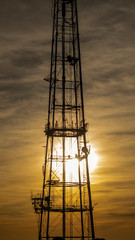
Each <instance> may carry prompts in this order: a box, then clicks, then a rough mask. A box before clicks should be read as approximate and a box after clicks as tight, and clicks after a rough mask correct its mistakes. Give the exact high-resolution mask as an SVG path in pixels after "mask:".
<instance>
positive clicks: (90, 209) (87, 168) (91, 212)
mask: <svg viewBox="0 0 135 240" xmlns="http://www.w3.org/2000/svg"><path fill="white" fill-rule="evenodd" d="M75 5H76V8H75V9H76V24H77V40H78V54H79V72H80V91H81V103H82V117H83V129H84V135H83V138H84V147H85V148H86V147H87V146H86V136H85V118H84V100H83V86H82V69H81V54H80V40H79V27H78V12H77V0H75ZM86 173H87V188H88V197H89V211H90V219H91V231H92V239H95V231H94V221H93V209H92V199H91V189H90V176H89V166H88V155H87V154H86Z"/></svg>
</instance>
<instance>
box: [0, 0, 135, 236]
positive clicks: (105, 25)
mask: <svg viewBox="0 0 135 240" xmlns="http://www.w3.org/2000/svg"><path fill="white" fill-rule="evenodd" d="M78 12H79V29H80V41H81V56H82V71H83V86H84V89H83V90H84V101H85V118H86V122H88V123H89V131H88V133H87V140H88V141H89V142H90V143H91V144H92V146H93V148H94V149H95V154H96V156H97V159H98V161H97V167H96V169H95V170H94V171H93V172H92V176H91V182H92V199H93V205H94V204H95V208H94V221H95V232H96V237H104V238H105V239H106V240H127V239H132V240H133V239H135V227H134V226H135V157H134V156H135V1H133V0H78ZM0 29H1V31H0V54H1V56H0V68H1V69H0V78H1V79H0V102H1V104H0V128H1V129H0V192H1V198H0V203H1V204H0V239H1V240H30V239H31V240H37V239H38V231H37V222H36V216H35V215H34V211H33V208H32V204H31V191H33V192H40V191H41V188H42V165H43V163H44V151H45V148H44V146H45V136H44V126H45V124H46V121H47V111H48V110H47V109H48V84H47V83H46V82H45V81H43V78H44V77H46V76H47V75H48V74H49V69H50V55H51V34H52V1H51V0H12V1H9V0H4V1H1V8H0Z"/></svg>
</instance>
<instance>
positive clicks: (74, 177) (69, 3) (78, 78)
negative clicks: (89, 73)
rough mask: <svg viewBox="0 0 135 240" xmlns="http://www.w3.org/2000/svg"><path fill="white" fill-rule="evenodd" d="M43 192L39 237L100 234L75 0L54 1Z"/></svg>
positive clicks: (37, 203)
mask: <svg viewBox="0 0 135 240" xmlns="http://www.w3.org/2000/svg"><path fill="white" fill-rule="evenodd" d="M45 80H46V81H48V82H49V106H48V122H47V125H46V126H45V133H46V151H45V164H44V167H43V189H42V193H41V194H39V195H37V196H32V202H33V205H34V209H35V212H36V213H37V214H38V216H39V240H42V239H50V240H51V239H95V233H94V223H93V208H92V200H91V189H90V173H89V161H88V155H89V154H90V149H89V147H88V146H87V142H86V132H87V124H86V123H85V117H84V101H83V86H82V70H81V56H80V40H79V29H78V12H77V1H76V0H54V1H53V31H52V50H51V65H50V75H49V76H48V77H47V78H45Z"/></svg>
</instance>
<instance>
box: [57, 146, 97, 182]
mask: <svg viewBox="0 0 135 240" xmlns="http://www.w3.org/2000/svg"><path fill="white" fill-rule="evenodd" d="M55 156H57V158H58V162H53V171H54V173H55V174H54V175H55V176H56V175H57V177H58V178H59V180H60V181H63V179H62V176H63V160H62V159H63V157H62V156H63V154H62V147H59V145H57V151H56V152H55ZM81 156H84V157H82V159H81V158H79V157H78V155H77V144H76V143H74V146H73V144H70V142H66V159H65V169H66V174H65V177H66V179H65V180H66V182H68V183H71V182H72V183H73V182H79V171H78V169H79V164H80V174H81V181H82V182H84V181H85V180H86V176H84V172H85V174H86V160H85V154H84V153H83V152H82V153H81ZM59 158H61V161H59ZM97 162H98V155H97V154H96V153H95V149H94V148H93V147H92V146H91V147H90V150H89V154H88V167H89V172H90V173H92V172H93V171H94V170H95V169H96V167H97Z"/></svg>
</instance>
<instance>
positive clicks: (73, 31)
mask: <svg viewBox="0 0 135 240" xmlns="http://www.w3.org/2000/svg"><path fill="white" fill-rule="evenodd" d="M73 7H74V5H73V2H72V3H71V8H72V9H71V11H72V35H73V58H74V59H75V58H76V52H75V25H74V17H73ZM74 90H75V104H76V127H77V129H78V110H77V105H78V99H77V84H76V66H75V64H74ZM77 149H78V158H79V156H80V149H79V139H78V137H77ZM78 175H79V192H80V208H81V231H82V239H84V223H83V211H82V188H81V171H80V162H79V159H78Z"/></svg>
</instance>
